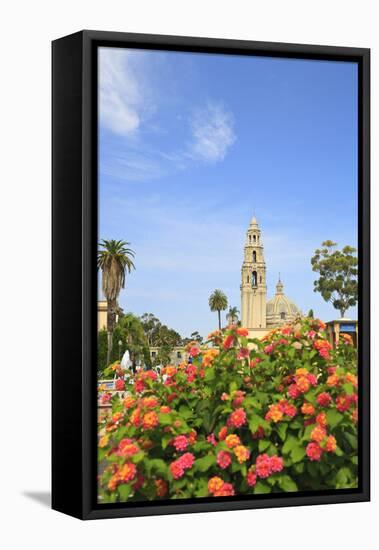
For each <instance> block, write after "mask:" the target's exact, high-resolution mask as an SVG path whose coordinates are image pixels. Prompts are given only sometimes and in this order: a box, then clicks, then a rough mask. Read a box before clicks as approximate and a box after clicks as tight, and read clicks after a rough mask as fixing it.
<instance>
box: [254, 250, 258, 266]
mask: <svg viewBox="0 0 379 550" xmlns="http://www.w3.org/2000/svg"><path fill="white" fill-rule="evenodd" d="M256 261H257V253H256V252H255V250H254V251H253V262H254V263H256Z"/></svg>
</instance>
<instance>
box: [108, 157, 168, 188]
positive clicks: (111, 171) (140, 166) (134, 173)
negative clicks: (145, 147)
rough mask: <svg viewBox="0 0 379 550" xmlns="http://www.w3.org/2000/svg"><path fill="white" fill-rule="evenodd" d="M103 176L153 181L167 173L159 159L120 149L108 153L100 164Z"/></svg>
mask: <svg viewBox="0 0 379 550" xmlns="http://www.w3.org/2000/svg"><path fill="white" fill-rule="evenodd" d="M100 173H101V176H105V177H107V176H110V177H112V178H115V179H117V180H128V181H132V182H143V181H151V180H154V179H157V178H160V177H162V176H164V175H165V174H167V170H166V168H165V166H164V165H163V163H161V162H159V159H157V158H154V156H152V155H149V154H148V153H141V152H138V151H118V152H112V153H111V154H108V155H106V157H105V158H104V159H103V160H102V162H101V165H100Z"/></svg>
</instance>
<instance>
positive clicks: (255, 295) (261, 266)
mask: <svg viewBox="0 0 379 550" xmlns="http://www.w3.org/2000/svg"><path fill="white" fill-rule="evenodd" d="M266 299H267V286H266V264H265V260H264V254H263V243H262V237H261V231H260V229H259V226H258V223H257V220H256V218H255V216H254V217H253V218H252V220H251V222H250V225H249V228H248V230H247V233H246V242H245V248H244V259H243V264H242V269H241V317H242V319H241V322H242V326H243V327H245V328H248V329H259V328H266Z"/></svg>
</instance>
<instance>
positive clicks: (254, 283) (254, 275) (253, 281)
mask: <svg viewBox="0 0 379 550" xmlns="http://www.w3.org/2000/svg"><path fill="white" fill-rule="evenodd" d="M251 284H252V286H257V272H256V271H253V272H252V274H251Z"/></svg>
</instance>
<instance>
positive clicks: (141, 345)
mask: <svg viewBox="0 0 379 550" xmlns="http://www.w3.org/2000/svg"><path fill="white" fill-rule="evenodd" d="M114 341H115V342H118V341H120V342H122V354H124V352H125V351H126V350H128V351H129V354H130V360H131V362H132V364H133V368H135V366H136V365H137V363H139V362H142V363H143V364H144V365H147V366H150V363H151V361H150V350H149V343H148V340H147V337H146V334H145V331H144V328H143V325H142V323H141V321H140V319H139V318H138V317H136V316H135V315H133V313H127V314H126V315H124V316H123V317H122V318H121V319H120V321H119V323H118V324H117V325H116V327H115V330H114Z"/></svg>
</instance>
